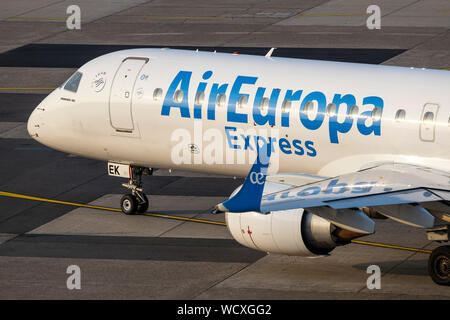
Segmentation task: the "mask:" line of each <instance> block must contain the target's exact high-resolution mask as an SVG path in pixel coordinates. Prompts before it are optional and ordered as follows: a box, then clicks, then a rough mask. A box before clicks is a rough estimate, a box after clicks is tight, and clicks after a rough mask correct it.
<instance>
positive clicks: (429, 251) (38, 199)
mask: <svg viewBox="0 0 450 320" xmlns="http://www.w3.org/2000/svg"><path fill="white" fill-rule="evenodd" d="M0 196H3V197H10V198H19V199H26V200H33V201H40V202H48V203H55V204H62V205H68V206H74V207H80V208H90V209H98V210H105V211H114V212H122V210H120V209H116V208H109V207H102V206H93V205H89V204H81V203H74V202H67V201H60V200H52V199H46V198H40V197H34V196H27V195H23V194H18V193H11V192H5V191H0ZM141 215H146V216H150V217H158V218H166V219H174V220H182V221H188V222H196V223H206V224H213V225H219V226H226V223H223V222H218V221H211V220H203V219H195V218H186V217H178V216H171V215H166V214H159V213H150V212H146V213H143V214H141ZM351 242H352V243H354V244H361V245H367V246H375V247H382V248H389V249H397V250H406V251H413V252H420V253H428V254H430V253H431V250H424V249H418V248H410V247H403V246H397V245H391V244H385V243H377V242H368V241H360V240H352V241H351Z"/></svg>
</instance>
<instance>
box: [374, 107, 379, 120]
mask: <svg viewBox="0 0 450 320" xmlns="http://www.w3.org/2000/svg"><path fill="white" fill-rule="evenodd" d="M380 118H381V108H380V107H376V108H375V109H373V111H372V120H373V121H378V120H380Z"/></svg>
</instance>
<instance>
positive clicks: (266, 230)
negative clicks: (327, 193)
mask: <svg viewBox="0 0 450 320" xmlns="http://www.w3.org/2000/svg"><path fill="white" fill-rule="evenodd" d="M289 187H290V186H289V185H286V184H281V183H276V182H269V181H268V182H266V184H265V186H264V194H269V193H273V192H277V191H281V190H285V189H287V188H289ZM240 188H241V186H239V187H238V188H237V189H236V190H234V192H233V193H232V194H231V196H233V195H234V194H236V193H237V192H238V191H239V189H240ZM225 217H226V222H227V226H228V230H230V233H231V235H232V236H233V237H234V239H235V240H236V241H238V242H239V243H240V244H242V245H244V246H246V247H249V248H253V249H257V250H261V251H265V252H272V253H281V254H286V255H293V256H316V255H323V254H327V253H329V252H330V251H331V250H333V249H334V248H335V247H336V245H337V243H338V242H339V243H340V244H342V241H341V240H342V239H338V238H337V237H336V236H334V235H333V232H334V231H335V229H336V227H335V226H334V225H333V224H331V223H330V222H329V221H328V220H325V219H323V218H321V217H319V216H316V215H314V214H312V213H311V212H308V211H306V210H303V209H292V210H283V211H274V212H272V213H269V214H262V213H259V212H243V213H236V212H227V213H226V216H225ZM337 231H339V230H337Z"/></svg>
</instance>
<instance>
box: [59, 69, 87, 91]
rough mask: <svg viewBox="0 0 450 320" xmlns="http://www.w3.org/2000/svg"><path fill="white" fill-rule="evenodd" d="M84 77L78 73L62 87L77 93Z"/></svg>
mask: <svg viewBox="0 0 450 320" xmlns="http://www.w3.org/2000/svg"><path fill="white" fill-rule="evenodd" d="M82 77H83V74H82V73H81V72H79V71H77V72H75V73H74V74H73V75H72V76H71V77H70V79H69V80H67V81H66V82H65V84H64V83H63V84H62V85H61V86H64V89H65V90H68V91H71V92H77V90H78V86H79V84H80V81H81V78H82Z"/></svg>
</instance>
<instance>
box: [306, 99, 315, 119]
mask: <svg viewBox="0 0 450 320" xmlns="http://www.w3.org/2000/svg"><path fill="white" fill-rule="evenodd" d="M314 106H315V104H314V102H313V101H307V102H306V103H305V106H304V108H303V113H304V114H305V115H306V116H308V117H310V118H311V117H313V116H314Z"/></svg>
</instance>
